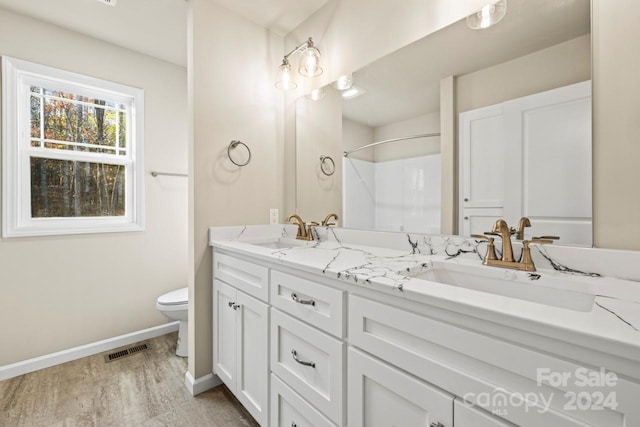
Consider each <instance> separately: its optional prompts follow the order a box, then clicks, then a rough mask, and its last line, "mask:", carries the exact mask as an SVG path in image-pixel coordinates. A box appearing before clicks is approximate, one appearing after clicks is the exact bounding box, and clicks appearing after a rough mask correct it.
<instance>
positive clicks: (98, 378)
mask: <svg viewBox="0 0 640 427" xmlns="http://www.w3.org/2000/svg"><path fill="white" fill-rule="evenodd" d="M176 339H177V333H173V334H169V335H165V336H162V337H158V338H154V339H152V340H149V343H150V344H151V350H147V351H145V352H142V353H137V354H134V355H131V356H128V357H125V358H122V359H119V360H115V361H113V362H110V363H105V361H104V354H105V353H103V354H97V355H95V356H90V357H85V358H83V359H78V360H74V361H72V362H68V363H64V364H62V365H58V366H53V367H51V368H47V369H43V370H40V371H37V372H32V373H29V374H26V375H21V376H19V377H15V378H12V379H9V380H5V381H0V426H7V427H9V426H10V427H14V426H149V427H151V426H153V427H155V426H189V427H191V426H213V427H247V426H250V427H254V426H257V425H258V424H257V423H256V422H255V420H253V418H251V416H250V415H249V414H248V413H247V411H246V410H245V409H244V408H243V407H242V406H241V405H240V403H238V401H237V400H236V399H235V398H234V397H233V395H232V394H231V393H230V392H229V390H228V389H226V388H225V387H224V386H220V387H217V388H215V389H213V390H209V391H207V392H205V393H202V394H199V395H198V396H195V397H193V396H191V395H190V394H189V392H188V391H187V389H186V387H185V385H184V374H185V372H186V370H187V360H186V359H183V358H180V357H177V356H176V355H175V344H176Z"/></svg>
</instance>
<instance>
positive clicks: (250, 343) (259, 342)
mask: <svg viewBox="0 0 640 427" xmlns="http://www.w3.org/2000/svg"><path fill="white" fill-rule="evenodd" d="M213 289H214V295H213V301H214V361H215V366H214V372H215V373H216V374H217V375H218V377H220V379H221V380H222V381H223V382H224V383H225V384H226V385H227V387H228V388H229V390H231V392H232V393H233V394H234V395H235V396H236V397H237V398H238V400H239V401H240V403H242V405H243V406H244V407H245V408H246V409H247V410H248V411H249V413H250V414H251V415H252V416H253V417H254V418H255V419H256V420H257V421H258V422H259V423H260V424H261V425H263V426H266V425H267V417H268V404H269V400H268V396H269V388H268V379H269V364H268V352H269V341H268V336H269V306H268V305H267V304H266V303H264V302H262V301H259V300H258V299H256V298H254V297H252V296H249V295H247V294H246V293H244V292H242V291H239V290H237V289H236V288H234V287H232V286H230V285H228V284H226V283H224V282H222V281H220V280H214V285H213Z"/></svg>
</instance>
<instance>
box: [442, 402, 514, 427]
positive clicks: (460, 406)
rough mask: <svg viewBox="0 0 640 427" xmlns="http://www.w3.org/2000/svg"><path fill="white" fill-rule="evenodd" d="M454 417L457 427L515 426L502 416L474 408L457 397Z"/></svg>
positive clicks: (454, 405) (454, 404)
mask: <svg viewBox="0 0 640 427" xmlns="http://www.w3.org/2000/svg"><path fill="white" fill-rule="evenodd" d="M453 418H454V419H455V420H456V427H513V426H515V424H511V423H510V422H508V421H505V420H503V419H501V418H498V417H495V416H493V415H491V414H489V413H487V412H486V411H483V410H481V409H477V408H474V407H473V406H471V405H470V404H466V403H464V402H461V401H460V400H459V399H456V400H455V402H454V403H453Z"/></svg>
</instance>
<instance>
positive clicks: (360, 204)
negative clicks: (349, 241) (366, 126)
mask: <svg viewBox="0 0 640 427" xmlns="http://www.w3.org/2000/svg"><path fill="white" fill-rule="evenodd" d="M363 151H364V150H363ZM343 163H344V167H343V171H344V181H343V189H342V196H343V205H342V206H343V211H342V226H343V227H348V228H360V229H363V230H373V229H375V218H376V175H375V172H376V164H375V163H373V162H370V161H367V160H360V159H354V158H351V157H348V158H343Z"/></svg>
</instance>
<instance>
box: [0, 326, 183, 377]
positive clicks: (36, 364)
mask: <svg viewBox="0 0 640 427" xmlns="http://www.w3.org/2000/svg"><path fill="white" fill-rule="evenodd" d="M179 325H180V322H178V321H176V322H170V323H167V324H164V325H160V326H154V327H152V328H148V329H142V330H140V331H136V332H131V333H129V334H124V335H120V336H117V337H113V338H108V339H106V340H102V341H96V342H93V343H90V344H85V345H81V346H79V347H73V348H69V349H67V350H62V351H58V352H55V353H50V354H45V355H44V356H38V357H34V358H33V359H27V360H23V361H20V362H16V363H11V364H9V365H4V366H0V381H2V380H7V379H9V378H13V377H17V376H18V375H23V374H27V373H29V372H33V371H38V370H40V369H44V368H48V367H50V366H55V365H60V364H61V363H65V362H70V361H72V360H76V359H80V358H83V357H87V356H92V355H94V354H98V353H102V352H103V351H108V350H112V349H114V348H118V347H122V346H125V345H128V344H133V343H135V342H139V341H144V340H148V339H149V338H155V337H159V336H160V335H165V334H168V333H170V332H175V331H177V330H178V326H179Z"/></svg>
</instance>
